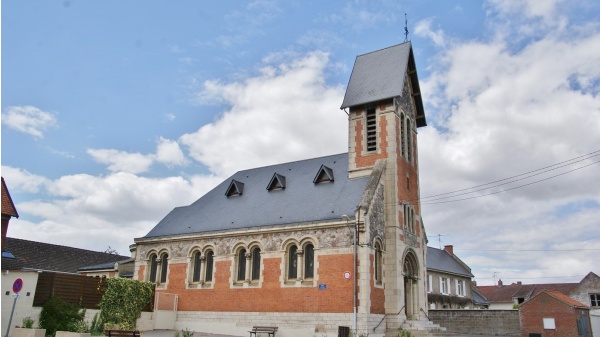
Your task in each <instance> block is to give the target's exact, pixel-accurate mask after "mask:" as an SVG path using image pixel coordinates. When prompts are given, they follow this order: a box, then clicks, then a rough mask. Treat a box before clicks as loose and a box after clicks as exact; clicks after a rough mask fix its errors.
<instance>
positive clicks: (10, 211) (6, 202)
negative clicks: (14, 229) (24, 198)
mask: <svg viewBox="0 0 600 337" xmlns="http://www.w3.org/2000/svg"><path fill="white" fill-rule="evenodd" d="M2 215H9V216H14V217H15V218H18V217H19V213H17V209H16V208H15V204H14V203H13V201H12V198H11V197H10V193H9V192H8V188H7V187H6V183H5V182H4V177H2Z"/></svg>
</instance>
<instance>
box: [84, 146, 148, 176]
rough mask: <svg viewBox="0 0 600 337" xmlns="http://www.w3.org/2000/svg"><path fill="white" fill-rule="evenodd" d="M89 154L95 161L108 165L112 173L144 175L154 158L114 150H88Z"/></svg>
mask: <svg viewBox="0 0 600 337" xmlns="http://www.w3.org/2000/svg"><path fill="white" fill-rule="evenodd" d="M87 153H88V154H89V155H90V156H92V158H94V160H95V161H97V162H99V163H101V164H106V165H108V170H109V171H112V172H129V173H143V172H147V171H148V170H149V169H150V165H152V162H153V158H152V156H148V155H143V154H141V153H129V152H125V151H119V150H114V149H88V150H87Z"/></svg>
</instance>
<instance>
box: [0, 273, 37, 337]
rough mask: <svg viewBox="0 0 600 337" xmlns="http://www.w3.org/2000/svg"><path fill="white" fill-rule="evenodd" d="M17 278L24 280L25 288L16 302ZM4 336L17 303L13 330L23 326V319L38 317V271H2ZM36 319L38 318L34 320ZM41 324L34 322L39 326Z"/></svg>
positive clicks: (12, 325)
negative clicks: (35, 305)
mask: <svg viewBox="0 0 600 337" xmlns="http://www.w3.org/2000/svg"><path fill="white" fill-rule="evenodd" d="M17 278H21V279H22V280H23V288H22V289H21V291H20V292H19V298H17V300H16V302H15V299H14V297H13V294H14V292H13V291H12V288H13V283H14V282H15V280H16V279H17ZM1 279H2V282H1V283H2V303H1V304H2V336H5V335H6V329H7V327H8V321H9V319H10V313H11V311H12V308H13V303H15V311H14V313H13V318H12V322H11V330H12V329H13V328H14V327H15V325H18V326H21V325H22V324H23V319H24V318H26V317H32V318H34V316H36V315H37V314H36V313H34V312H33V297H34V296H35V288H36V286H37V280H38V272H37V271H8V270H3V271H2V276H1ZM34 319H36V318H34ZM38 323H39V322H37V319H36V322H34V326H37V324H38Z"/></svg>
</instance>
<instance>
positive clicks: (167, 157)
mask: <svg viewBox="0 0 600 337" xmlns="http://www.w3.org/2000/svg"><path fill="white" fill-rule="evenodd" d="M156 160H157V161H159V162H161V163H163V164H165V165H167V166H180V165H185V164H186V162H187V160H186V159H185V156H184V154H183V152H182V151H181V148H180V147H179V144H177V142H176V141H174V140H169V139H166V138H163V137H160V140H159V143H158V146H157V148H156Z"/></svg>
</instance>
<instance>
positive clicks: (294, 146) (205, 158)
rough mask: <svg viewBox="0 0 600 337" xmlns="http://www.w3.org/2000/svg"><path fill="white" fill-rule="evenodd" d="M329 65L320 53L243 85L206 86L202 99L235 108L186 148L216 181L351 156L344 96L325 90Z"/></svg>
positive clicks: (187, 138)
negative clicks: (283, 165)
mask: <svg viewBox="0 0 600 337" xmlns="http://www.w3.org/2000/svg"><path fill="white" fill-rule="evenodd" d="M328 62H329V60H328V56H327V54H324V53H318V52H315V53H310V54H308V55H305V56H304V57H301V58H297V59H293V60H289V61H288V62H286V63H281V64H279V65H277V66H265V67H264V68H262V69H261V73H260V74H259V75H257V76H256V77H252V78H248V79H246V80H245V81H243V82H233V83H226V84H223V83H220V82H218V81H208V82H206V83H205V87H204V91H203V92H202V93H200V96H201V97H202V98H203V99H204V100H205V101H220V102H224V103H226V104H227V105H229V106H230V108H229V110H228V111H225V112H224V113H223V114H222V116H221V117H220V118H219V119H218V120H216V121H215V122H213V123H210V124H206V125H204V126H202V127H201V128H200V129H199V130H198V131H196V132H194V133H190V134H185V135H183V136H181V138H180V141H181V143H182V144H184V145H186V146H187V147H188V148H189V152H190V155H191V156H192V157H193V158H194V159H196V160H197V161H199V162H202V163H203V164H205V165H207V166H208V167H209V168H210V170H211V171H212V172H214V173H215V174H217V175H228V174H231V173H233V172H235V171H237V170H241V169H244V168H251V167H256V166H262V165H267V164H272V163H278V162H285V161H290V160H299V159H305V158H310V157H316V156H319V155H328V154H334V153H340V152H344V151H347V136H346V134H347V125H348V122H347V116H346V114H345V113H344V112H343V111H341V110H340V109H339V106H340V102H341V101H342V97H343V90H342V88H341V87H331V86H327V85H326V84H325V80H324V78H323V72H324V69H325V68H326V67H327V66H328Z"/></svg>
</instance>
